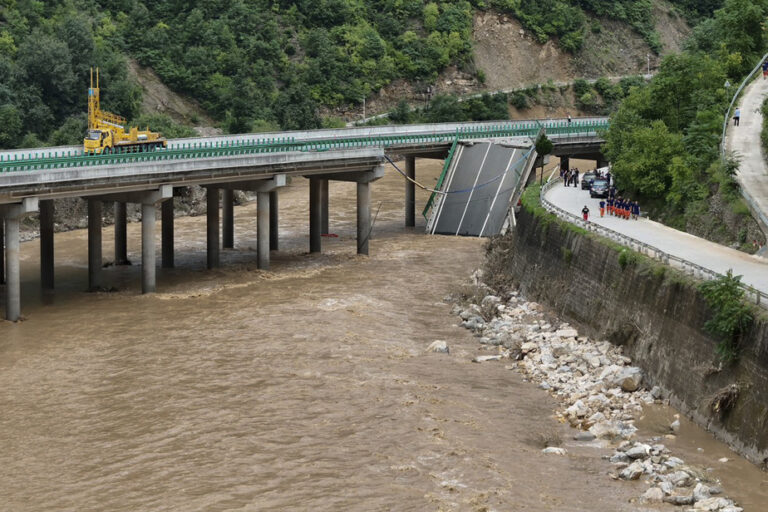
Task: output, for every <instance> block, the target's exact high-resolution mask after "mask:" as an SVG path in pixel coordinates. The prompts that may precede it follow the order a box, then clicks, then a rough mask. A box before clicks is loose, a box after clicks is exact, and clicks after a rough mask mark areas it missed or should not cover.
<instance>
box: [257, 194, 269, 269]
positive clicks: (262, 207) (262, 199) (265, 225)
mask: <svg viewBox="0 0 768 512" xmlns="http://www.w3.org/2000/svg"><path fill="white" fill-rule="evenodd" d="M269 196H270V193H269V192H258V193H257V196H256V197H257V201H258V203H257V205H256V230H257V235H256V236H257V238H258V240H257V245H256V250H257V253H258V255H257V266H258V267H259V268H260V269H263V270H269V247H270V236H269V224H270V218H269V217H270V216H269V206H270V201H269Z"/></svg>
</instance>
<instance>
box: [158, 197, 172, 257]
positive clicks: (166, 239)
mask: <svg viewBox="0 0 768 512" xmlns="http://www.w3.org/2000/svg"><path fill="white" fill-rule="evenodd" d="M160 208H161V212H160V216H161V219H162V228H161V230H162V242H161V245H162V253H163V262H162V265H163V268H173V267H174V261H173V260H174V255H173V238H174V236H173V235H174V218H173V217H174V212H173V198H172V197H171V198H170V199H168V200H167V201H163V203H162V206H161V207H160Z"/></svg>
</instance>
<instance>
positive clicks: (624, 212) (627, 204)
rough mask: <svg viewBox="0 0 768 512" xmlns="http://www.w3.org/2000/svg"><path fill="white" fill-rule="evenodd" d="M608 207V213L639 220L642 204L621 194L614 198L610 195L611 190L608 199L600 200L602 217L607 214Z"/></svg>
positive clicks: (626, 218)
mask: <svg viewBox="0 0 768 512" xmlns="http://www.w3.org/2000/svg"><path fill="white" fill-rule="evenodd" d="M611 189H613V187H611ZM606 207H607V209H608V215H613V216H615V217H619V218H621V219H625V220H629V219H634V220H637V218H638V217H639V216H640V204H638V202H637V201H632V200H630V199H624V198H622V197H621V196H618V197H615V198H614V197H613V196H612V195H610V192H609V196H608V199H607V200H605V201H603V200H602V199H601V200H600V216H601V217H603V216H605V210H606ZM584 220H587V219H584Z"/></svg>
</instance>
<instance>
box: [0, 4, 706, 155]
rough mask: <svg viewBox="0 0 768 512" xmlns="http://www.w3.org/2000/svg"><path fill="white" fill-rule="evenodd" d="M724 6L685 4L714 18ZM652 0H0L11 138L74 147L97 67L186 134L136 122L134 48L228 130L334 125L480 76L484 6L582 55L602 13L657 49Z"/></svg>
mask: <svg viewBox="0 0 768 512" xmlns="http://www.w3.org/2000/svg"><path fill="white" fill-rule="evenodd" d="M718 1H720V0H708V1H707V2H703V3H702V2H694V1H693V0H675V2H673V3H675V4H677V5H679V6H680V7H681V8H682V9H684V10H686V11H687V12H690V13H692V15H697V16H706V14H707V13H708V12H711V9H712V8H714V7H715V6H716V5H717V3H718ZM651 5H652V4H651V0H611V1H609V0H442V1H430V0H228V1H221V0H205V1H203V0H189V1H184V2H180V1H176V0H157V1H153V2H146V1H139V0H50V1H45V2H43V1H39V0H0V147H16V146H37V145H42V144H43V143H49V144H71V143H76V142H77V141H78V140H79V139H80V137H81V134H82V132H83V129H84V126H85V116H84V112H85V94H84V91H85V88H86V86H87V82H88V70H89V68H90V67H91V66H94V65H98V66H100V67H101V69H102V86H103V87H102V88H103V91H102V98H103V103H104V106H105V108H107V109H109V110H112V111H114V112H117V113H120V114H122V115H125V116H126V117H128V118H129V119H133V120H134V121H136V122H141V123H142V124H147V123H149V124H150V125H151V126H152V128H153V129H159V127H160V126H162V128H163V131H164V133H165V134H166V135H169V136H179V135H184V134H187V133H188V131H185V130H184V129H182V128H180V127H178V126H175V125H173V124H172V123H170V121H169V120H168V119H167V118H163V117H162V116H151V117H149V118H147V117H144V118H138V116H139V115H140V105H141V91H140V89H139V88H137V87H136V85H135V84H133V83H132V82H131V81H130V80H129V78H128V75H127V71H126V59H127V58H129V57H130V58H135V59H137V60H138V61H139V62H140V63H141V64H143V65H145V66H150V67H151V68H152V69H153V70H154V71H155V72H156V73H157V74H158V75H159V76H160V78H161V79H162V80H163V81H164V82H165V83H166V84H167V85H169V86H170V87H171V88H172V89H174V90H176V91H178V92H181V93H185V94H187V95H189V96H190V97H192V98H195V99H196V100H198V101H199V102H200V103H201V104H202V106H203V107H204V109H205V110H206V111H208V113H210V114H211V116H212V117H213V118H214V119H216V120H217V121H218V122H220V123H221V125H222V127H223V128H224V129H225V130H226V131H229V132H243V131H259V130H266V129H276V128H283V129H297V128H314V127H320V126H321V125H322V124H323V122H324V121H323V120H322V119H321V118H320V117H319V116H318V113H317V112H318V107H319V106H325V107H329V108H333V107H337V106H346V105H349V104H359V103H360V101H361V100H362V98H364V97H366V96H369V95H370V94H372V92H373V91H377V90H379V89H380V88H381V87H382V86H384V85H387V84H389V83H390V82H392V81H393V80H395V79H399V78H403V79H407V80H410V81H411V82H415V83H416V84H419V83H421V84H427V83H432V82H433V81H434V80H435V78H436V77H437V74H438V73H439V72H440V71H442V70H443V69H445V67H446V66H448V65H450V64H453V65H457V66H459V67H461V68H463V69H464V70H465V71H468V72H470V73H474V72H475V70H474V68H473V64H472V42H471V35H472V20H473V16H474V14H475V12H476V11H477V10H478V9H494V10H496V11H501V12H506V13H509V14H511V15H513V16H514V17H517V18H518V19H519V20H520V21H521V22H522V23H523V24H524V25H525V26H526V27H527V28H528V29H529V30H531V31H532V32H533V34H535V36H536V37H537V38H538V39H539V40H540V41H545V40H547V39H548V38H556V39H557V41H558V43H559V44H560V45H561V47H563V48H565V49H567V50H570V51H578V50H579V48H580V47H581V45H582V44H583V40H584V34H585V31H587V30H600V23H599V21H598V20H597V18H595V17H605V18H612V19H618V20H622V21H625V22H627V23H629V24H631V25H632V26H633V27H635V28H636V29H637V30H638V31H639V32H640V33H642V34H643V35H644V36H645V37H646V39H647V40H648V41H649V42H651V43H652V44H654V43H653V41H654V40H655V39H654V38H655V35H654V33H653V32H652V28H653V27H652V26H651V22H650V20H651V16H650V12H651ZM586 13H588V14H589V16H588V15H587V14H586ZM478 79H480V80H482V73H478ZM599 94H602V93H599ZM582 96H584V94H580V95H579V99H581V98H582ZM599 97H600V96H599V95H598V94H595V91H592V92H590V94H587V95H586V96H584V98H583V99H584V100H585V101H586V102H585V103H584V105H585V106H586V107H588V109H589V108H590V107H591V108H592V109H593V110H596V109H598V107H599V106H600V105H607V104H609V103H611V102H612V101H614V100H609V101H605V102H601V101H596V99H598V98H599ZM614 99H615V98H614ZM523 100H524V98H521V97H519V96H518V97H517V98H516V101H517V102H518V103H520V102H521V101H523ZM452 101H453V100H451V99H440V100H438V101H437V102H433V107H435V109H434V111H435V112H436V113H435V114H433V115H431V117H432V118H435V119H437V118H440V119H442V118H443V117H440V115H438V113H440V112H442V114H443V116H444V115H447V114H448V113H450V112H451V111H452V110H453V111H456V109H455V108H453V107H452V104H451V103H452ZM494 101H496V100H494ZM435 103H436V104H435ZM480 103H482V105H480V104H479V103H477V102H475V104H474V106H473V107H472V108H470V110H469V111H465V112H464V115H465V116H469V117H468V118H472V119H475V118H482V115H483V113H485V114H484V115H490V112H493V113H494V114H493V115H495V116H498V114H499V113H500V112H501V110H502V109H501V108H497V107H498V104H497V103H495V102H489V101H488V100H483V101H482V102H480ZM438 107H439V108H438ZM443 107H446V108H443ZM478 108H479V111H480V112H479V113H480V114H481V116H480V117H477V116H476V114H478V112H477V110H478ZM427 117H429V116H427ZM503 117H506V116H503Z"/></svg>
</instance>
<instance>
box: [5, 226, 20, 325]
mask: <svg viewBox="0 0 768 512" xmlns="http://www.w3.org/2000/svg"><path fill="white" fill-rule="evenodd" d="M5 253H6V259H7V260H8V264H7V267H6V284H5V319H6V320H10V321H11V322H16V321H17V320H18V319H19V318H20V317H21V269H20V265H19V217H16V216H12V217H6V218H5Z"/></svg>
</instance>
